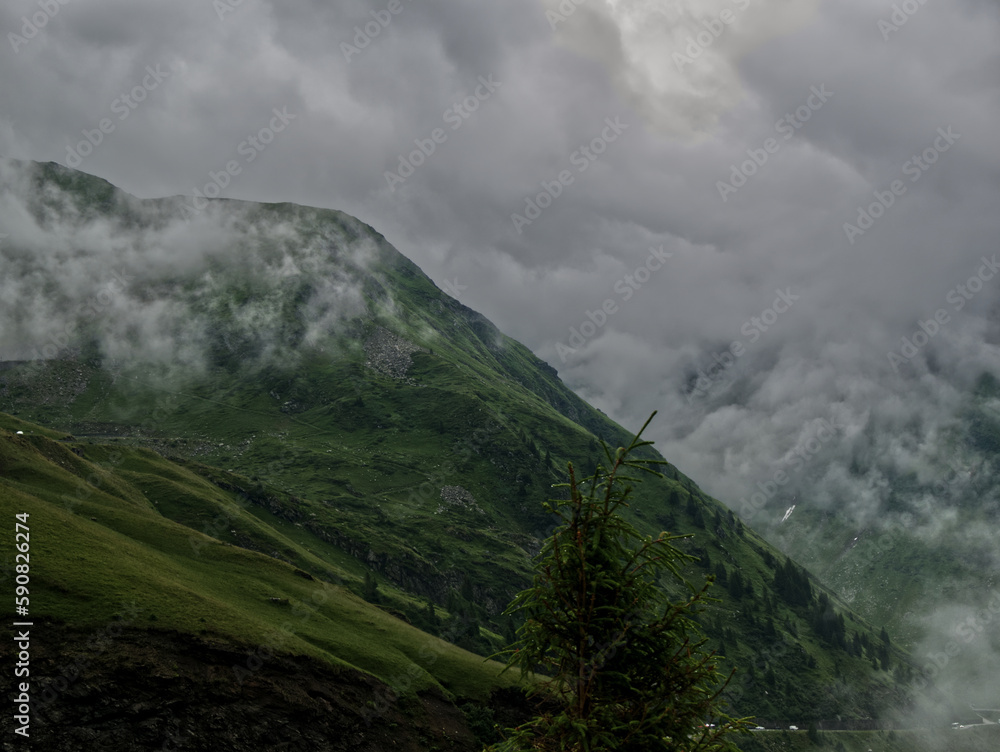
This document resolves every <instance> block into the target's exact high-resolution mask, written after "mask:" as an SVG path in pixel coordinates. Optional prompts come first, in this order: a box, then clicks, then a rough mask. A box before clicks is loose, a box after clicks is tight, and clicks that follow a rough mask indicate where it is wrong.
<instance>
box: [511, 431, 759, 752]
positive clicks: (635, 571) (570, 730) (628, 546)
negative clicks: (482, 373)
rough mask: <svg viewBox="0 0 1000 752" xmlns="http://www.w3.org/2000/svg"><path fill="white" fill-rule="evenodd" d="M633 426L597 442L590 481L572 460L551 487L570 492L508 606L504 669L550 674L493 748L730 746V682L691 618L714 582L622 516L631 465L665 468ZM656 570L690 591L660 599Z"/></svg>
mask: <svg viewBox="0 0 1000 752" xmlns="http://www.w3.org/2000/svg"><path fill="white" fill-rule="evenodd" d="M653 415H655V413H654V414H653ZM650 420H652V416H650ZM648 425H649V421H646V424H645V425H644V426H643V430H645V428H646V426H648ZM641 435H642V430H641V431H639V433H638V434H637V435H636V436H635V437H634V438H633V439H632V441H631V443H630V444H629V445H628V447H624V448H619V449H618V450H617V451H616V452H615V453H614V454H613V455H612V453H611V451H610V450H609V448H608V447H607V446H605V447H604V453H605V457H606V459H607V462H608V465H607V469H606V468H605V467H604V466H598V467H597V469H596V470H595V471H594V474H593V475H592V476H591V477H589V478H587V479H584V480H578V479H577V476H576V472H575V470H574V468H573V465H572V463H570V464H569V466H568V469H569V482H568V483H566V484H562V485H561V486H559V487H562V488H568V489H569V494H568V496H569V498H568V499H552V500H550V501H548V502H547V503H546V504H545V507H546V509H547V511H549V512H550V513H552V514H553V515H556V516H557V517H558V518H559V524H558V525H557V526H556V528H555V530H554V532H553V534H552V536H551V537H550V538H549V539H548V540H547V541H546V542H545V544H544V546H543V548H542V550H541V552H540V554H539V555H538V557H537V559H536V566H535V576H534V580H533V583H532V586H531V587H530V588H528V589H527V590H525V591H523V592H521V593H520V594H518V595H517V597H516V598H515V599H514V601H513V602H512V603H511V605H510V606H509V607H508V608H507V610H506V611H505V612H504V613H505V614H515V613H519V614H521V615H522V616H523V617H524V624H523V625H522V626H521V628H520V629H519V630H518V632H517V641H516V642H515V643H514V645H513V646H512V648H511V649H509V650H508V651H505V652H507V653H508V654H509V659H508V665H507V667H508V668H515V669H519V670H520V671H521V674H522V678H526V677H528V676H535V677H537V676H544V677H547V678H544V679H543V680H542V681H539V682H538V683H537V684H536V694H537V695H538V696H539V697H541V698H542V699H543V700H544V701H546V703H547V704H543V705H541V706H540V708H541V710H540V714H539V716H538V717H536V718H535V719H533V720H531V721H529V722H528V723H526V724H524V725H522V726H519V727H518V728H517V729H508V737H507V739H506V740H505V741H503V742H500V743H499V744H498V745H495V746H494V747H493V748H492V749H493V750H494V751H495V752H515V751H517V752H522V751H524V750H544V751H546V752H548V751H549V750H551V751H552V752H555V751H556V750H559V751H560V752H563V751H565V752H583V751H584V750H620V751H621V752H667V751H668V750H686V751H688V752H694V751H695V750H697V751H698V752H710V751H716V750H731V749H734V747H733V746H732V744H731V743H730V742H728V741H726V738H725V737H727V736H729V735H730V734H731V733H732V732H733V731H735V730H742V729H744V728H745V727H746V723H745V721H742V720H733V719H731V718H729V717H728V716H727V715H726V714H725V713H724V712H723V701H722V699H721V693H722V691H723V690H724V689H725V687H726V684H727V683H728V679H726V678H725V677H724V676H723V675H722V674H721V672H720V671H719V668H718V658H717V656H716V655H715V654H714V653H710V652H708V651H707V650H706V649H705V638H704V637H703V636H702V635H701V633H700V631H699V630H698V627H697V625H696V624H695V623H694V621H693V620H692V618H691V617H692V616H693V615H694V613H695V608H696V606H697V605H698V604H699V602H701V601H703V600H706V599H707V595H706V593H707V590H708V588H709V586H710V585H711V582H712V579H711V578H707V579H706V583H705V586H704V587H702V588H700V589H698V588H695V587H694V586H692V585H691V584H690V583H688V582H687V581H686V580H684V578H683V576H682V575H681V573H680V567H681V566H682V565H684V564H686V563H688V562H690V561H694V560H695V557H693V556H690V555H688V554H686V553H684V552H683V551H681V550H680V549H678V548H676V547H675V545H674V541H676V540H677V539H678V538H681V537H688V536H672V535H668V534H666V533H661V534H660V535H659V536H658V537H657V538H655V539H653V538H652V537H649V536H646V537H644V536H641V535H640V534H639V532H638V531H637V530H636V529H635V528H634V527H632V525H631V524H629V523H628V522H627V521H626V520H625V519H624V518H623V517H622V516H621V515H620V510H621V509H622V508H623V507H627V506H628V499H629V496H630V494H631V491H632V487H631V485H629V484H630V482H636V481H638V480H639V479H638V478H637V477H634V476H631V475H629V471H633V470H640V471H645V472H650V473H652V474H654V475H661V474H660V473H658V472H656V471H655V470H653V469H652V468H651V467H650V465H655V464H657V462H656V461H655V460H642V459H633V458H632V457H631V455H632V453H633V452H634V451H635V450H636V449H638V448H640V447H644V446H647V445H650V444H651V443H652V442H649V441H642V440H641ZM661 477H662V476H661ZM662 575H666V576H668V577H670V578H672V579H673V580H674V581H675V582H677V583H678V584H679V585H681V587H682V588H683V589H684V590H685V591H686V595H685V596H683V597H682V598H680V599H678V600H675V601H671V600H670V599H668V598H667V596H666V594H665V593H664V591H663V590H662V589H661V587H660V585H659V581H660V578H661V576H662ZM709 724H714V725H709Z"/></svg>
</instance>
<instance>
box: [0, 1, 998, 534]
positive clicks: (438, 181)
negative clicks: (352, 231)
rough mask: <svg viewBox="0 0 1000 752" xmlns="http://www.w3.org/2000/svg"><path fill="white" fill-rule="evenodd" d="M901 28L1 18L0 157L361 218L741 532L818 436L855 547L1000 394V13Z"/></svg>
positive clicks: (370, 15)
mask: <svg viewBox="0 0 1000 752" xmlns="http://www.w3.org/2000/svg"><path fill="white" fill-rule="evenodd" d="M904 6H905V8H904ZM896 7H897V8H898V9H897V10H895V11H894V5H893V3H890V2H888V0H878V1H877V2H872V0H863V1H862V0H836V2H819V1H818V0H702V1H700V2H696V1H694V0H678V1H676V2H674V1H671V0H663V1H662V2H657V1H656V0H582V2H581V1H580V0H575V2H570V1H569V0H566V1H565V2H563V3H561V4H560V3H558V2H555V0H504V2H502V3H498V2H492V3H486V2H472V1H471V0H462V2H458V0H412V1H411V0H399V1H398V2H389V0H385V1H383V0H372V2H363V1H362V0H342V1H340V2H318V1H316V2H307V1H306V0H289V2H283V3H272V2H265V1H264V0H242V2H236V0H216V1H215V2H214V3H213V2H211V1H210V0H197V1H195V0H173V1H172V2H170V3H149V2H137V1H136V0H64V4H61V3H60V2H56V0H50V2H49V3H48V4H47V3H46V2H45V1H44V0H30V1H29V0H12V1H11V2H8V3H5V4H4V5H3V7H2V9H0V30H2V31H3V33H4V36H5V39H4V40H3V49H2V50H0V73H2V78H0V80H2V82H3V84H2V87H0V154H3V155H6V156H10V157H18V158H24V159H33V160H40V161H47V160H54V161H57V162H61V163H63V164H68V165H70V166H74V167H78V168H79V169H82V170H84V171H87V172H90V173H94V174H96V175H100V176H102V177H104V178H107V179H108V180H110V181H112V182H113V183H115V184H116V185H118V186H120V187H122V188H124V189H126V190H128V191H130V192H131V193H133V194H136V195H138V196H140V197H156V196H165V195H174V194H188V195H191V194H194V193H195V192H196V191H201V192H202V193H205V194H206V195H209V196H214V195H222V196H225V197H230V198H244V199H252V200H260V201H295V202H299V203H303V204H309V205H314V206H323V207H332V208H337V209H341V210H343V211H346V212H349V213H351V214H353V215H355V216H357V217H359V218H360V219H362V220H364V221H365V222H367V223H369V224H371V225H372V226H374V227H375V228H376V229H377V230H379V231H380V232H382V233H384V234H385V235H386V237H387V238H388V239H389V240H390V241H391V242H392V243H393V244H394V245H395V246H396V247H397V248H398V249H399V250H400V251H401V252H402V253H404V254H405V255H406V256H408V257H409V258H411V259H413V260H414V261H415V262H416V263H417V264H419V265H420V266H421V268H423V269H424V270H425V271H426V272H427V273H428V274H429V275H430V276H431V277H432V278H433V279H434V280H435V282H437V284H438V285H439V286H441V287H443V288H444V289H445V290H446V291H448V292H450V293H451V294H453V295H454V296H455V297H457V298H458V299H459V300H461V301H462V302H463V303H465V304H467V305H469V306H471V307H472V308H475V309H477V310H479V311H481V312H483V313H485V314H486V315H487V316H488V317H489V318H491V319H492V320H493V321H494V322H495V323H496V324H497V325H498V326H499V327H500V328H501V329H502V330H503V331H504V332H506V333H508V334H510V335H511V336H513V337H515V338H517V339H519V340H521V341H522V342H524V343H525V344H527V345H528V346H529V347H530V348H531V349H532V350H534V351H535V352H536V353H537V354H538V355H539V356H540V357H542V358H544V359H545V360H547V361H548V362H550V363H552V364H553V365H554V366H555V367H556V368H557V369H558V370H559V372H560V374H561V375H562V377H563V378H564V379H565V380H566V381H567V383H568V384H569V385H570V386H572V387H573V388H574V389H576V390H578V391H579V392H580V393H581V394H582V395H583V396H585V397H586V398H588V399H589V400H591V401H592V402H593V403H594V404H596V405H597V406H599V407H601V408H602V409H604V410H605V411H606V412H608V413H609V414H610V415H612V416H613V417H614V418H616V419H618V420H619V421H620V422H622V423H624V424H625V425H627V426H629V427H636V426H637V425H639V424H640V423H641V422H642V420H643V419H644V418H645V416H646V415H648V414H649V412H651V411H652V410H654V409H658V410H660V411H661V413H660V418H659V420H658V421H657V423H656V424H655V426H654V429H653V437H654V438H656V439H657V441H658V445H659V447H660V448H661V449H662V450H663V451H664V452H665V454H666V455H667V456H668V457H669V458H670V459H671V460H673V461H675V462H676V463H678V464H679V465H680V466H681V467H682V468H683V469H684V470H685V471H686V472H688V473H689V474H691V475H692V476H693V477H695V478H696V479H697V480H698V481H699V483H701V485H702V486H703V487H705V488H707V489H708V490H709V491H711V492H712V493H714V494H715V495H717V496H719V497H721V498H723V499H724V500H726V501H727V502H729V503H731V504H733V505H734V506H738V505H739V504H740V501H739V500H740V499H741V498H743V497H746V496H748V495H749V493H750V492H752V491H753V490H754V484H755V483H756V482H758V481H761V480H766V479H767V478H769V477H771V476H772V474H773V472H775V468H778V467H781V466H782V463H783V462H785V461H786V460H787V457H788V456H789V455H788V452H790V451H792V450H793V449H795V448H796V447H797V446H800V445H802V444H803V442H805V441H807V440H808V439H809V438H811V437H812V436H813V435H814V434H815V432H816V431H817V430H818V426H819V425H820V423H819V421H821V420H823V419H826V420H830V421H834V422H835V424H836V425H837V426H838V428H837V438H836V440H835V441H833V442H829V443H828V444H827V445H826V446H825V447H824V452H823V458H822V459H818V460H816V464H815V466H814V468H813V471H811V472H809V473H807V475H808V476H809V478H811V480H809V481H808V482H809V483H811V484H812V485H811V486H810V488H811V491H812V494H813V498H814V499H815V502H814V503H817V504H823V503H832V501H831V500H832V499H834V497H837V495H838V494H839V495H840V496H850V497H851V498H852V499H857V500H859V501H858V509H857V510H856V512H857V515H858V516H859V518H863V517H864V516H865V515H866V514H869V513H870V510H871V509H874V508H877V504H876V502H877V500H878V496H879V494H880V493H881V492H880V491H879V490H878V488H879V487H878V484H877V483H876V482H875V480H877V479H875V480H873V479H872V478H868V479H866V480H865V482H864V486H863V487H862V486H860V485H859V486H857V487H856V488H853V489H851V488H850V487H849V484H850V483H852V482H854V481H852V480H850V479H845V478H844V477H840V476H837V475H836V472H834V471H833V470H831V471H830V472H826V471H825V470H824V471H821V470H822V468H828V467H829V468H834V467H835V465H836V458H837V457H841V458H842V459H844V463H846V461H847V459H846V458H847V457H848V456H849V455H850V454H851V452H852V451H855V452H856V450H857V443H856V442H857V440H858V439H857V437H858V436H860V435H861V434H862V432H863V430H864V429H865V427H866V426H867V427H869V428H870V427H871V425H872V424H873V421H880V422H879V423H878V425H879V426H880V427H883V428H885V429H886V431H885V438H884V439H882V440H880V441H881V443H879V444H878V445H877V446H876V445H875V444H872V445H871V446H870V447H869V448H870V449H871V451H872V452H873V453H874V454H877V456H878V457H879V458H882V460H884V462H887V463H894V464H896V465H902V466H904V467H909V466H911V465H912V466H914V467H918V466H919V467H923V466H926V462H927V460H928V458H931V459H933V455H934V452H935V451H936V450H935V448H934V442H933V439H934V436H935V435H936V433H935V432H937V431H940V430H943V429H944V428H946V427H947V424H948V421H949V420H952V419H953V417H954V412H953V411H954V409H955V408H956V405H957V404H958V400H959V398H960V395H961V392H962V390H963V389H966V388H967V387H968V385H969V383H971V381H972V380H973V379H974V378H975V377H976V376H977V375H978V374H979V373H980V372H981V371H982V370H983V369H984V368H992V369H994V370H1000V350H998V349H997V346H996V343H998V342H1000V328H998V327H997V325H996V319H992V320H991V319H990V311H991V308H992V307H993V306H994V301H996V300H997V299H998V297H997V293H998V291H1000V276H998V277H997V278H996V279H993V275H994V274H995V272H994V271H992V270H991V268H990V267H988V266H985V265H983V262H982V261H981V260H980V259H981V257H983V256H986V257H987V258H991V257H992V255H993V254H994V253H997V252H998V251H1000V248H998V247H997V239H998V238H1000V232H998V229H1000V212H998V211H997V208H998V205H1000V169H998V168H1000V138H998V137H997V123H998V122H1000V86H998V84H1000V7H998V5H997V3H996V2H995V1H993V0H949V2H928V3H926V4H921V3H918V2H917V0H907V2H904V3H902V4H901V5H897V6H896ZM907 11H909V13H907ZM102 120H103V121H104V122H103V127H104V132H103V133H102V132H101V127H102ZM88 133H89V134H90V135H89V139H90V141H100V143H98V144H97V145H96V146H94V147H93V148H89V147H90V145H89V144H88V143H87V138H88ZM81 142H82V143H81ZM421 149H422V150H423V152H424V153H421V151H420V150H421ZM227 167H228V168H230V169H229V172H227ZM213 175H214V177H213ZM220 184H221V187H219V186H220ZM539 194H541V195H539ZM873 202H875V206H872V207H871V209H870V211H869V210H867V209H865V212H866V213H865V214H864V215H863V216H860V217H859V210H860V209H859V208H860V207H869V206H870V205H871V204H872V203H873ZM845 223H848V224H850V225H853V227H851V226H846V227H845ZM0 231H2V228H0ZM652 249H656V251H657V252H656V253H653V250H652ZM637 269H638V270H639V271H636V270H637ZM977 274H979V275H980V281H979V282H974V283H972V287H974V288H976V289H975V290H974V291H973V292H968V291H967V294H965V295H963V293H962V292H961V291H958V290H957V289H956V290H954V291H953V288H956V285H959V284H964V283H965V282H966V280H968V279H969V278H970V277H972V276H975V275H977ZM962 289H963V290H967V288H964V287H963V288H962ZM976 292H978V294H974V293H976ZM949 296H950V297H949ZM959 300H961V306H959V303H958V301H959ZM959 307H961V309H962V310H960V311H959V310H957V309H958V308H959ZM602 309H603V310H602ZM939 311H940V312H943V313H944V314H945V315H944V316H943V317H942V316H940V314H938V315H939V322H940V323H938V322H934V321H933V319H934V317H935V315H936V314H937V313H938V312H939ZM588 314H590V315H588ZM755 316H756V317H757V321H756V322H755V320H754V319H753V318H752V317H755ZM920 321H924V322H925V324H926V322H928V321H931V323H930V324H926V328H927V329H929V330H932V331H933V332H934V336H933V337H931V338H930V342H929V344H926V345H925V346H923V347H920V348H914V350H911V351H910V352H909V354H908V355H907V354H906V353H904V354H903V356H900V357H899V358H896V359H892V360H891V359H890V358H889V353H890V351H894V352H896V353H899V352H900V348H901V346H902V343H901V338H902V337H904V336H909V337H910V338H911V341H912V338H913V335H914V332H916V331H919V329H918V326H919V322H920ZM935 325H936V326H937V327H938V328H937V329H935ZM574 332H579V334H578V335H575V334H574ZM904 356H905V357H904ZM716 363H722V365H719V366H717V367H716V369H715V370H714V371H712V370H710V369H711V368H712V366H713V364H716ZM699 370H702V371H703V375H699V373H698V372H699ZM914 421H915V422H914ZM914 425H916V426H917V428H912V427H913V426H914ZM903 426H909V427H910V428H908V429H907V430H910V431H911V436H910V439H911V440H910V441H909V442H903V441H902V440H901V439H898V437H899V436H900V435H901V433H904V431H903V429H902V427H903ZM897 428H898V429H899V430H898V431H897V430H895V429H897ZM882 460H880V461H882ZM876 464H877V463H876ZM831 473H832V474H831ZM841 475H843V474H841ZM802 482H803V483H805V482H806V481H802ZM845 484H847V485H845ZM873 505H874V506H873ZM866 510H867V511H866Z"/></svg>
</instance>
